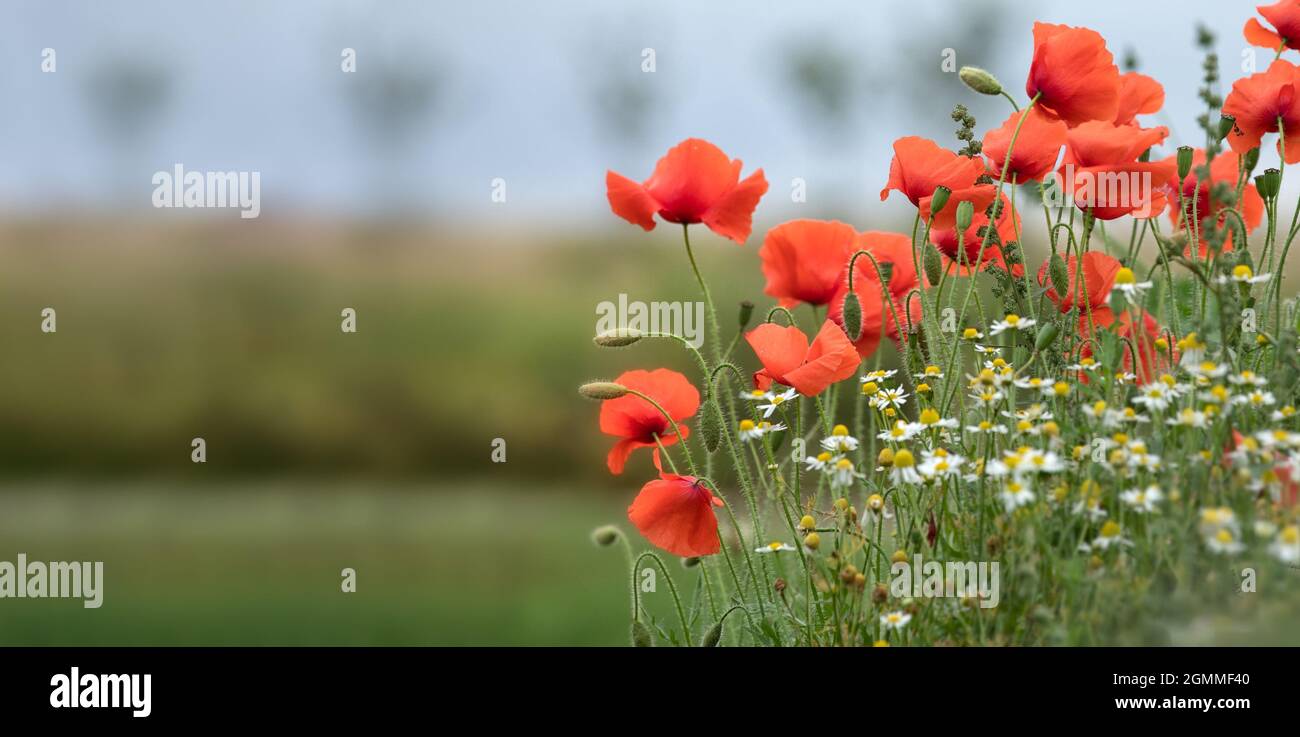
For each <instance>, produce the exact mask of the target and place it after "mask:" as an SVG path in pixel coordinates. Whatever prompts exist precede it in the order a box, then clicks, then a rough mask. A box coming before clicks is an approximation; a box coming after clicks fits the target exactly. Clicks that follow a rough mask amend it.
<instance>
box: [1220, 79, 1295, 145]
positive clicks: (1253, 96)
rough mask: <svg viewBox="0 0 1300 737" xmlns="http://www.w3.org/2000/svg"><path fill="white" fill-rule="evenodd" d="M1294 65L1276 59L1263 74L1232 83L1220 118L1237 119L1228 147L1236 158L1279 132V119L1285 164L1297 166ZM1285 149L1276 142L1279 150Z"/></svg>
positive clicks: (1229, 137)
mask: <svg viewBox="0 0 1300 737" xmlns="http://www.w3.org/2000/svg"><path fill="white" fill-rule="evenodd" d="M1298 74H1300V69H1297V67H1296V65H1295V64H1292V63H1291V62H1289V61H1287V60H1285V59H1278V60H1277V61H1274V62H1273V63H1272V64H1270V65H1269V67H1268V69H1267V70H1265V71H1263V72H1258V73H1256V74H1252V75H1250V76H1249V77H1246V78H1244V79H1239V80H1237V81H1236V82H1233V83H1232V91H1231V92H1229V93H1228V96H1227V97H1226V98H1225V99H1224V101H1223V114H1224V115H1231V116H1233V117H1235V118H1236V119H1237V124H1236V126H1234V128H1233V130H1232V132H1230V133H1229V134H1228V145H1229V146H1231V147H1232V150H1233V151H1236V152H1237V153H1238V154H1241V155H1245V153H1246V152H1247V151H1249V150H1251V149H1252V148H1255V147H1256V146H1258V145H1259V143H1260V141H1261V140H1263V138H1264V134H1266V133H1276V132H1278V119H1279V118H1281V120H1282V131H1283V134H1284V136H1285V138H1286V140H1285V147H1286V163H1288V164H1294V163H1296V162H1300V95H1298V94H1296V86H1297V85H1296V77H1297V75H1298ZM1283 145H1284V142H1283V141H1278V150H1279V151H1280V150H1281V149H1282V147H1283Z"/></svg>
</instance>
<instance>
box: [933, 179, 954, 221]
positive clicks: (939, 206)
mask: <svg viewBox="0 0 1300 737" xmlns="http://www.w3.org/2000/svg"><path fill="white" fill-rule="evenodd" d="M951 196H952V190H951V189H948V188H947V187H945V186H943V185H942V184H940V185H939V186H938V187H935V188H934V194H933V195H932V196H931V197H930V215H931V217H933V216H934V215H936V214H938V213H939V212H940V211H941V210H943V207H944V205H947V204H948V198H949V197H951Z"/></svg>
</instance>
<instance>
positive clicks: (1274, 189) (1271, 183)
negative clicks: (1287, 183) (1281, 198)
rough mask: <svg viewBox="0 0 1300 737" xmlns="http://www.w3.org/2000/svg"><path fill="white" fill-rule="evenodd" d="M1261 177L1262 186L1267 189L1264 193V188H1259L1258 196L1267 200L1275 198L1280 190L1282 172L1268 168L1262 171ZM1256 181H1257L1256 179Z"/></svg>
mask: <svg viewBox="0 0 1300 737" xmlns="http://www.w3.org/2000/svg"><path fill="white" fill-rule="evenodd" d="M1262 176H1263V177H1264V185H1265V187H1267V188H1268V192H1267V193H1265V191H1264V187H1260V188H1259V194H1260V196H1261V197H1264V198H1268V199H1271V198H1273V197H1277V195H1278V192H1280V191H1281V190H1282V172H1281V171H1279V170H1277V169H1272V168H1269V169H1265V170H1264V173H1263V175H1262ZM1256 179H1257V180H1258V178H1256Z"/></svg>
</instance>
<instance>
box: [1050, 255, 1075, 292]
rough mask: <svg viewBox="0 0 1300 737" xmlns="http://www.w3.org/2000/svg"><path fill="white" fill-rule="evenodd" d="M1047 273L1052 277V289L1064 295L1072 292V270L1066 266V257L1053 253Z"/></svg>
mask: <svg viewBox="0 0 1300 737" xmlns="http://www.w3.org/2000/svg"><path fill="white" fill-rule="evenodd" d="M1047 275H1048V276H1050V277H1051V278H1052V289H1055V290H1056V293H1057V294H1058V295H1060V296H1061V297H1064V296H1065V295H1067V294H1069V293H1070V270H1069V268H1067V267H1066V265H1065V259H1063V258H1061V254H1059V253H1054V254H1052V258H1051V260H1050V261H1049V262H1048V266H1047Z"/></svg>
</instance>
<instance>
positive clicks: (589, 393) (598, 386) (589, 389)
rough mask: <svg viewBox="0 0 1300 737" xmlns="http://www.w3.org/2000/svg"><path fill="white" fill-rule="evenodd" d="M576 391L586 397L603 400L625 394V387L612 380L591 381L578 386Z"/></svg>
mask: <svg viewBox="0 0 1300 737" xmlns="http://www.w3.org/2000/svg"><path fill="white" fill-rule="evenodd" d="M578 393H579V394H581V395H582V396H584V397H586V398H587V399H594V400H596V401H603V400H606V399H618V398H619V397H621V396H624V395H626V394H627V387H625V386H623V385H622V384H615V383H614V382H612V381H592V382H589V383H587V384H583V385H582V386H580V387H578Z"/></svg>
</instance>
